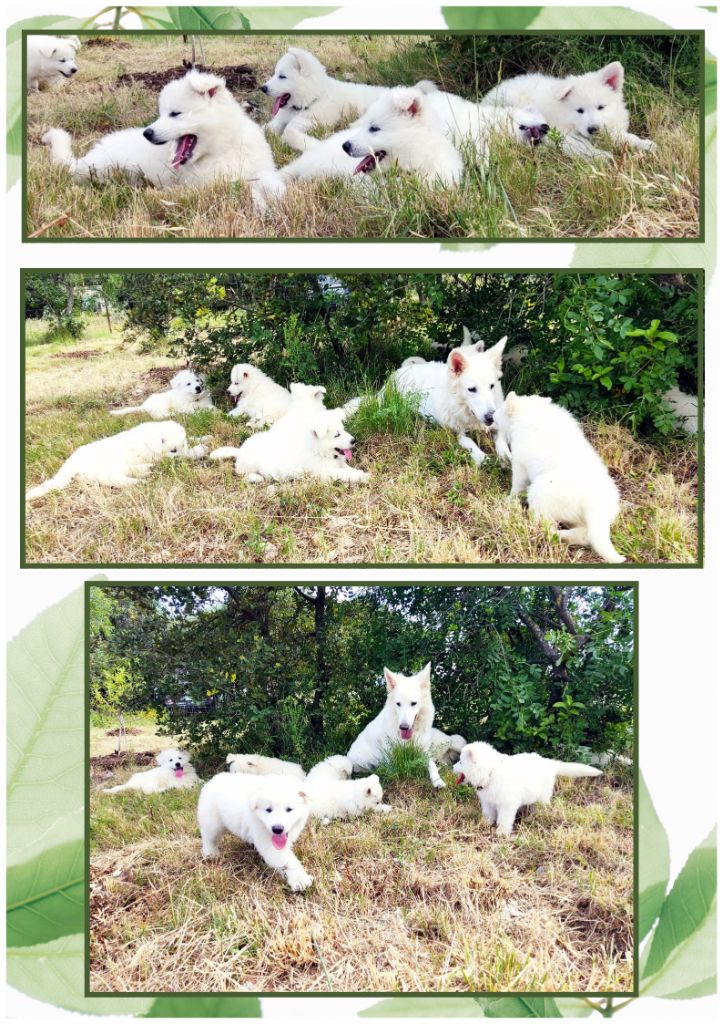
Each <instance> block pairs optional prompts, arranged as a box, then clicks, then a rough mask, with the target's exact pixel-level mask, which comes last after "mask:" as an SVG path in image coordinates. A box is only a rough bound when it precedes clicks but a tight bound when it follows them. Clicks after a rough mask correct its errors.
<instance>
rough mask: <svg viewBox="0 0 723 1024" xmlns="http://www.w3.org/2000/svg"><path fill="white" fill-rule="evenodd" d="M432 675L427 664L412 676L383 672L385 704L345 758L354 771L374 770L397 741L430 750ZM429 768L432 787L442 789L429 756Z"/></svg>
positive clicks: (432, 705) (432, 717) (432, 719)
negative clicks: (409, 742)
mask: <svg viewBox="0 0 723 1024" xmlns="http://www.w3.org/2000/svg"><path fill="white" fill-rule="evenodd" d="M431 673H432V665H431V663H430V662H427V664H426V665H425V666H424V668H423V669H422V670H421V672H417V674H416V675H413V676H404V675H402V673H401V672H391V671H390V670H389V669H388V668H385V669H384V679H385V681H386V684H387V700H386V703H385V705H384V707H383V708H382V710H381V711H380V712H379V714H378V715H377V717H376V718H375V719H373V720H372V721H371V722H370V723H369V725H367V726H366V728H364V729H363V730H362V731H361V732H360V733H359V735H358V736H357V738H356V739H355V740H354V742H353V743H352V745H351V747H350V748H349V753H348V755H347V756H348V758H349V760H350V761H351V762H352V764H353V765H354V769H355V770H359V771H370V770H371V769H372V768H376V766H377V765H378V764H379V762H380V761H381V760H382V758H383V757H384V755H385V754H386V752H387V749H388V748H389V747H390V746H391V745H392V744H393V743H399V742H400V740H401V741H408V740H414V742H415V743H416V744H417V746H419V747H421V748H422V750H425V751H429V748H430V745H431V742H432V726H433V724H434V704H433V703H432V683H431ZM428 767H429V778H430V779H431V780H432V785H433V786H436V787H437V789H443V788H444V787H445V785H446V783H445V782H443V781H442V779H441V777H440V774H439V769H438V768H437V765H436V764H435V763H434V761H433V759H432V758H431V757H430V758H429V763H428Z"/></svg>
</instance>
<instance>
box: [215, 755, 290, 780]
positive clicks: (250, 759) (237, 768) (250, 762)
mask: <svg viewBox="0 0 723 1024" xmlns="http://www.w3.org/2000/svg"><path fill="white" fill-rule="evenodd" d="M226 764H227V765H228V770H229V771H230V772H234V773H236V772H238V773H244V774H246V775H290V776H291V777H292V778H294V779H305V778H306V773H305V772H304V769H303V768H302V767H301V765H300V764H296V763H295V762H294V761H282V760H280V759H279V758H278V757H264V756H263V754H228V755H227V757H226Z"/></svg>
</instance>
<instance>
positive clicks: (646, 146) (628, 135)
mask: <svg viewBox="0 0 723 1024" xmlns="http://www.w3.org/2000/svg"><path fill="white" fill-rule="evenodd" d="M612 138H613V141H614V142H617V144H618V145H619V146H622V145H623V144H624V143H627V144H628V146H632V147H633V149H642V150H644V151H646V152H649V151H650V150H653V149H657V146H656V145H655V143H654V142H653V140H652V139H641V138H640V136H639V135H633V133H632V132H616V133H615V134H613V135H612Z"/></svg>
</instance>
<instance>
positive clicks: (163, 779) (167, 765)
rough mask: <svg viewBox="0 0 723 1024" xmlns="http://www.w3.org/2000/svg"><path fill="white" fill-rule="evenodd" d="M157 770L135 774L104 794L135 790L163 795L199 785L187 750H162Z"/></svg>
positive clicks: (106, 790)
mask: <svg viewBox="0 0 723 1024" xmlns="http://www.w3.org/2000/svg"><path fill="white" fill-rule="evenodd" d="M156 764H157V765H158V767H157V768H149V769H148V770H147V771H144V772H135V774H133V775H131V777H130V778H129V779H128V781H127V782H124V783H123V785H121V786H111V788H110V789H104V790H102V792H103V793H123V792H125V791H126V790H129V789H135V790H138V791H140V792H141V793H163V792H164V791H165V790H167V789H192V788H193V787H194V786H197V785H198V783H199V781H200V780H199V778H198V775H196V769H195V768H194V767H193V765H192V764H191V758H190V757H189V756H188V754H187V753H186V751H185V750H177V749H176V748H172V749H170V750H162V751H161V752H160V754H158V755H156Z"/></svg>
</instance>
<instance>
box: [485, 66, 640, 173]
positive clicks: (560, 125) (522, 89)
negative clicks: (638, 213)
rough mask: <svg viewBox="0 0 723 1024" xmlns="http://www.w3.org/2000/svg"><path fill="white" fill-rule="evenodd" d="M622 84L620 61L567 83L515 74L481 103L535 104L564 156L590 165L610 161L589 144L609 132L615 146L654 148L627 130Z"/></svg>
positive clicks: (566, 81)
mask: <svg viewBox="0 0 723 1024" xmlns="http://www.w3.org/2000/svg"><path fill="white" fill-rule="evenodd" d="M624 79H625V72H624V69H623V66H622V64H621V63H620V62H619V61H612V62H611V63H610V64H606V65H605V67H604V68H600V70H598V71H589V72H588V73H587V74H585V75H570V76H569V77H568V78H553V77H552V76H551V75H540V74H529V75H518V76H517V77H516V78H508V79H507V80H506V81H504V82H500V84H499V85H497V86H495V88H494V89H492V90H491V91H490V92H488V93H487V95H486V96H485V97H484V99H483V101H482V102H483V103H485V104H492V105H493V106H501V107H504V108H509V107H511V106H514V107H519V106H526V105H527V104H530V103H531V104H534V106H535V107H536V108H538V109H539V110H540V111H541V113H542V114H543V115H544V118H545V121H546V122H547V124H549V125H550V126H551V127H552V128H556V129H557V130H558V131H560V132H561V133H562V136H563V143H562V146H563V150H564V151H565V152H566V153H568V154H570V155H571V156H582V157H585V158H586V159H588V160H596V159H603V160H610V159H612V157H611V155H610V153H608V152H606V151H605V150H602V149H598V148H597V147H596V146H594V145H593V142H592V140H593V139H594V138H595V136H596V135H597V134H598V133H599V132H607V134H608V135H609V136H610V138H611V140H612V141H613V143H614V144H615V145H618V146H621V145H623V144H625V143H627V145H629V146H633V147H634V148H635V149H642V150H647V149H652V148H653V145H654V144H653V143H652V142H651V141H650V140H649V139H640V138H638V136H637V135H633V134H631V133H630V132H629V131H628V125H629V122H630V115H629V114H628V110H627V107H626V106H625V97H624V95H623V83H624Z"/></svg>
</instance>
